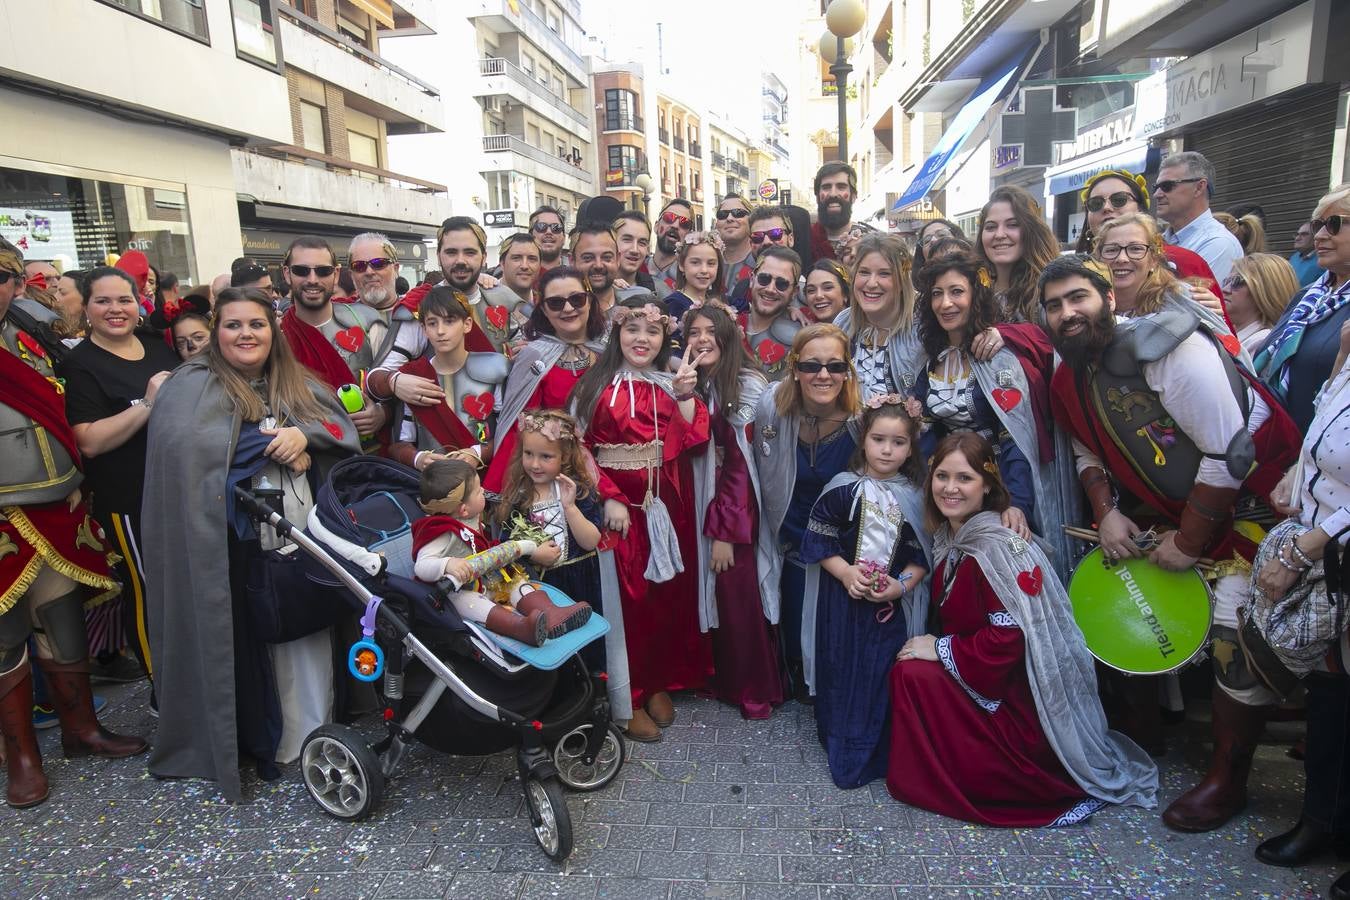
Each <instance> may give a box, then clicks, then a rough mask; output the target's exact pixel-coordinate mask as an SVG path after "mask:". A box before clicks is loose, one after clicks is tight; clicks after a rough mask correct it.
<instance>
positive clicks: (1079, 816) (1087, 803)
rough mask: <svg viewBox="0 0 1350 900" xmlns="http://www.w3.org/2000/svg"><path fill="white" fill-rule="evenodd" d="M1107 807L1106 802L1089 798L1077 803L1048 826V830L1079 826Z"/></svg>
mask: <svg viewBox="0 0 1350 900" xmlns="http://www.w3.org/2000/svg"><path fill="white" fill-rule="evenodd" d="M1105 807H1106V801H1105V800H1098V799H1097V798H1096V797H1089V798H1087V799H1086V800H1082V801H1079V802H1078V803H1075V804H1074V806H1073V808H1072V809H1070V810H1069V811H1068V812H1066V813H1065V814H1064V815H1062V816H1060V817H1059V818H1058V819H1056V820H1055V821H1053V822H1051V823H1050V824H1049V825H1047V826H1046V827H1047V828H1063V827H1064V826H1065V825H1077V824H1078V823H1079V822H1082V821H1084V820H1086V819H1090V818H1092V814H1093V813H1095V812H1098V811H1099V810H1101V809H1104V808H1105Z"/></svg>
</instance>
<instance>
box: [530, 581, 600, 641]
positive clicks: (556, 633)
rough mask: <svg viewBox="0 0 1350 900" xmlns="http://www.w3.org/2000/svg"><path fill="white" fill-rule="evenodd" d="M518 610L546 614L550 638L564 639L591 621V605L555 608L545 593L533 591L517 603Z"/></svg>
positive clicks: (581, 604) (582, 604) (578, 604)
mask: <svg viewBox="0 0 1350 900" xmlns="http://www.w3.org/2000/svg"><path fill="white" fill-rule="evenodd" d="M516 609H517V610H519V611H520V612H523V613H531V612H534V611H535V610H538V611H539V612H541V613H543V614H544V618H546V619H547V620H548V636H549V637H551V638H556V637H562V636H563V635H564V634H567V632H569V631H576V630H577V629H578V628H580V627H581V626H582V625H585V624H586V623H587V622H589V621H590V620H591V605H590V604H589V603H574V604H572V605H571V606H555V605H554V603H553V601H552V600H551V599H549V596H548V593H547V592H545V591H531V592H530V593H528V594H525V595H524V596H522V597H521V598H520V599H519V600H518V601H516Z"/></svg>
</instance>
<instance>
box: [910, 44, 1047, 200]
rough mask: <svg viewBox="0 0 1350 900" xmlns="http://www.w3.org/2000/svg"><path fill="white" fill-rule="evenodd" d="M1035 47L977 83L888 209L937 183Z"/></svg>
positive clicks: (917, 196) (920, 196)
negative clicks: (898, 197)
mask: <svg viewBox="0 0 1350 900" xmlns="http://www.w3.org/2000/svg"><path fill="white" fill-rule="evenodd" d="M1035 46H1036V45H1035V44H1032V45H1029V46H1028V47H1027V48H1026V49H1024V50H1023V51H1022V52H1021V53H1018V54H1016V55H1015V56H1013V57H1012V58H1011V59H1009V61H1008V62H1007V63H1005V64H1004V65H1003V66H1001V67H1000V68H999V69H997V70H996V71H995V72H994V73H993V74H991V75H988V76H986V77H985V79H984V80H983V81H981V82H980V86H979V87H977V88H976V89H975V93H974V94H972V95H971V97H970V99H969V100H967V101H966V105H965V106H963V107H962V108H961V111H960V112H959V113H957V114H956V118H955V119H953V120H952V124H951V125H950V126H948V127H947V130H946V131H945V132H943V134H942V138H941V140H939V141H938V142H937V146H936V147H934V148H933V152H932V153H931V154H929V156H928V158H927V159H925V160H924V161H923V165H922V166H921V167H920V168H919V171H918V173H917V174H916V175H915V176H914V180H913V181H911V182H910V183H909V187H907V188H905V192H904V193H903V194H901V195H900V199H899V200H897V201H895V205H894V206H893V207H891V208H892V209H893V210H898V209H903V208H905V207H906V206H909V205H910V204H911V203H917V202H919V201H920V200H922V199H923V198H924V196H925V195H926V194H927V193H928V191H929V190H930V189H931V188H932V187H933V182H935V181H937V178H938V176H939V175H941V174H942V170H943V169H944V168H946V166H947V163H949V162H951V161H952V157H953V156H955V155H956V154H957V151H959V150H960V149H961V145H962V144H964V143H965V142H966V138H968V137H970V135H971V132H973V131H974V130H975V128H976V127H977V126H978V125H979V124H980V121H981V120H982V119H984V116H985V114H986V113H988V112H989V108H990V107H991V106H993V105H994V103H995V102H997V101H998V100H999V99H1001V98H1006V97H1007V96H1008V94H1010V93H1011V90H1010V86H1011V85H1013V84H1015V83H1016V80H1017V75H1018V73H1019V72H1021V71H1022V67H1023V66H1024V65H1026V63H1027V62H1029V61H1030V56H1031V51H1032V49H1033V48H1034V47H1035Z"/></svg>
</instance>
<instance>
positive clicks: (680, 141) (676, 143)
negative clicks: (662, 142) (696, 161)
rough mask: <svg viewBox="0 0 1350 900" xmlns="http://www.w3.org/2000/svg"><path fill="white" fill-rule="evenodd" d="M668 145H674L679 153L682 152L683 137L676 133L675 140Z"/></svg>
mask: <svg viewBox="0 0 1350 900" xmlns="http://www.w3.org/2000/svg"><path fill="white" fill-rule="evenodd" d="M670 146H672V147H674V148H675V149H676V150H678V151H680V152H681V153H683V152H684V138H682V137H680V136H679V135H676V136H675V140H673V141H671V144H670Z"/></svg>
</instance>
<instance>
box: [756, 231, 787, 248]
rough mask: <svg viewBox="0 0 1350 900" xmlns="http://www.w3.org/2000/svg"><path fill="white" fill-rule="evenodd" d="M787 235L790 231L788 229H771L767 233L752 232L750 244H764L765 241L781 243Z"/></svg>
mask: <svg viewBox="0 0 1350 900" xmlns="http://www.w3.org/2000/svg"><path fill="white" fill-rule="evenodd" d="M787 233H788V230H787V229H786V228H770V229H769V230H767V231H752V232H750V243H752V244H762V243H764V241H765V239H768V240H770V241H774V242H778V241H781V240H782V239H783V238H784V236H786V235H787Z"/></svg>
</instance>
